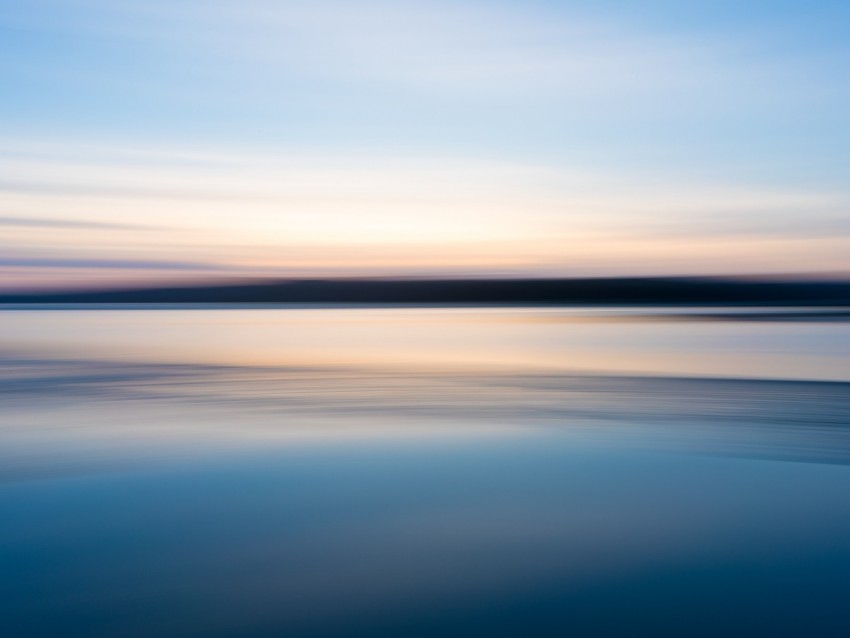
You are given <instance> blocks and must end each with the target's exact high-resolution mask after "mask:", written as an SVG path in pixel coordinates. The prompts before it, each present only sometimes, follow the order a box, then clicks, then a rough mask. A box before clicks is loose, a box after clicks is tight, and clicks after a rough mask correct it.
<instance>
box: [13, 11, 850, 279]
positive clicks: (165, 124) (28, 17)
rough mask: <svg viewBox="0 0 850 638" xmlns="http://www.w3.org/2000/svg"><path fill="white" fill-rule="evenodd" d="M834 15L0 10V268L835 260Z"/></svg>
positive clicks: (218, 270)
mask: <svg viewBox="0 0 850 638" xmlns="http://www.w3.org/2000/svg"><path fill="white" fill-rule="evenodd" d="M848 18H850V5H848V4H847V3H842V2H809V3H802V2H788V1H784V2H771V3H764V2H754V1H752V2H748V1H739V2H734V3H733V2H726V1H723V0H721V1H713V2H687V3H682V2H666V1H657V2H634V1H633V2H614V1H604V0H603V1H597V2H570V1H563V2H554V1H551V0H549V1H542V0H538V1H533V0H532V1H528V0H526V1H524V2H518V1H510V0H501V1H495V2H480V1H453V2H436V1H432V0H411V1H403V0H402V1H394V2H389V1H365V0H312V1H309V2H308V1H305V0H293V1H289V2H284V1H277V2H275V1H272V0H241V1H240V2H232V1H222V0H168V1H166V0H146V1H145V2H138V3H130V2H121V1H118V0H63V1H56V0H26V1H16V0H5V1H4V2H3V3H2V5H0V25H2V38H0V74H2V78H0V80H2V85H3V86H4V87H5V91H4V100H3V101H2V102H0V122H2V123H3V127H2V134H0V145H2V146H0V153H2V155H0V161H2V163H3V167H4V169H3V170H2V173H0V206H2V208H0V237H2V239H0V251H2V253H0V257H2V259H0V282H2V283H4V284H6V285H11V284H14V285H51V284H52V283H56V284H64V283H72V284H73V283H85V282H100V281H104V280H109V281H112V280H125V279H126V280H130V279H138V278H150V279H162V278H169V277H178V276H179V277H183V278H185V277H186V276H188V275H190V274H197V275H198V276H210V275H211V274H212V275H214V276H219V275H240V276H242V275H246V276H252V275H263V276H265V275H283V276H285V275H292V274H294V275H303V274H322V275H324V274H329V273H330V274H376V273H377V274H381V273H401V274H404V273H416V274H421V273H470V272H472V273H499V274H505V273H522V274H528V273H539V274H559V275H560V274H563V275H570V274H579V275H587V274H618V273H623V272H640V273H646V274H655V273H660V274H667V273H715V272H717V273H720V272H794V271H800V272H802V271H805V272H816V271H850V208H848V206H850V186H848V184H850V182H848V176H850V175H848V173H850V170H848V169H850V166H848V153H850V151H848V148H850V146H848V144H850V126H848V124H850V115H848V113H850V108H848V106H850V82H848V81H847V80H848V77H847V76H848V71H847V69H848V68H850V39H848V37H847V35H848V33H847V32H848V27H847V24H850V20H848ZM146 263H147V264H149V265H150V268H149V269H146V268H145V267H144V265H145V264H146ZM121 264H127V265H128V266H130V265H132V268H130V267H127V268H122V267H121Z"/></svg>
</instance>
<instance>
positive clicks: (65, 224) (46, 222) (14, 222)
mask: <svg viewBox="0 0 850 638" xmlns="http://www.w3.org/2000/svg"><path fill="white" fill-rule="evenodd" d="M0 188H2V187H0ZM0 226H8V227H13V228H55V229H59V230H142V229H145V230H147V229H150V228H151V227H148V226H142V225H137V224H123V223H112V222H94V221H86V220H79V219H48V218H38V217H7V216H0Z"/></svg>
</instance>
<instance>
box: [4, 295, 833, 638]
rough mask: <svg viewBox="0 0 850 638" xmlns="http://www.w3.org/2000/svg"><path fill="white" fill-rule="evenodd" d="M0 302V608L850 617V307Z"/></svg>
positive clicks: (643, 619)
mask: <svg viewBox="0 0 850 638" xmlns="http://www.w3.org/2000/svg"><path fill="white" fill-rule="evenodd" d="M675 314H676V315H677V316H672V315H671V313H659V312H657V311H654V312H653V313H651V314H650V313H648V312H644V311H634V310H631V311H629V310H618V309H608V310H605V311H588V310H581V309H576V310H562V309H553V308H545V309H527V308H526V309H522V308H516V309H459V308H455V309H436V308H417V309H393V308H371V309H370V308H359V309H341V308H297V309H296V308H287V309H263V310H258V309H214V308H205V309H180V310H166V309H155V308H148V309H137V310H126V309H120V310H119V309H114V308H112V309H109V308H102V309H96V310H92V309H65V310H55V309H53V310H47V309H33V308H30V309H17V310H6V311H2V312H0V565H2V570H0V635H2V636H4V637H5V636H9V637H12V638H17V637H22V638H23V637H27V638H28V637H36V636H39V637H41V636H45V637H47V636H50V637H53V636H57V637H60V636H61V637H63V638H65V637H75V636H86V637H93V638H99V637H104V638H106V637H115V636H120V637H124V636H140V637H141V636H145V637H148V636H162V637H172V636H174V637H178V636H192V637H194V636H215V637H219V636H221V637H230V636H234V637H247V638H251V637H254V636H257V637H261V636H262V637H265V636H269V637H271V636H287V637H294V638H299V637H302V636H303V637H313V636H317V637H318V636H322V637H329V638H330V637H340V638H342V637H349V636H358V637H359V636H364V637H365V636H376V637H383V636H402V637H404V636H411V637H419V636H422V637H425V636H428V637H430V636H441V637H442V636H496V637H500V636H512V637H513V636H517V637H529V638H535V637H549V636H552V637H556V636H557V637H560V636H579V637H583V636H644V635H646V636H677V637H679V636H719V635H724V636H762V635H763V636H842V637H844V636H847V635H850V614H848V613H847V607H846V606H847V601H848V600H850V497H848V494H850V323H848V322H841V321H833V322H815V321H805V320H796V321H770V320H767V319H765V320H758V321H754V320H752V317H749V318H746V319H744V317H742V318H741V320H735V319H734V317H732V318H730V317H729V316H728V315H727V316H724V319H723V320H712V319H710V318H706V317H704V316H702V317H700V316H697V315H704V314H705V313H704V312H701V313H699V312H694V313H689V312H685V311H681V310H680V311H677V313H675Z"/></svg>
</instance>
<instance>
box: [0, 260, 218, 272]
mask: <svg viewBox="0 0 850 638" xmlns="http://www.w3.org/2000/svg"><path fill="white" fill-rule="evenodd" d="M0 268H73V269H107V270H179V271H222V270H232V268H227V267H225V266H222V265H221V264H211V263H202V262H191V261H160V260H156V259H92V258H68V257H13V258H3V257H0Z"/></svg>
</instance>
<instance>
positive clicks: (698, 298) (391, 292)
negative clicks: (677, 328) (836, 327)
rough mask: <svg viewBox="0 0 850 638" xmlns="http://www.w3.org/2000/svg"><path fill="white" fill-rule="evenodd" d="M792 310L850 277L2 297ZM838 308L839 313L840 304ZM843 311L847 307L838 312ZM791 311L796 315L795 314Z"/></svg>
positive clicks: (431, 282)
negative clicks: (838, 278)
mask: <svg viewBox="0 0 850 638" xmlns="http://www.w3.org/2000/svg"><path fill="white" fill-rule="evenodd" d="M284 303H285V304H344V305H349V304H351V305H385V304H386V305H423V306H429V305H436V306H458V305H470V306H558V307H569V306H583V307H586V306H595V307H596V306H598V307H604V306H620V307H622V306H628V307H647V308H652V307H663V306H666V307H701V306H702V307H708V308H711V307H715V308H716V307H766V308H770V307H789V308H791V307H793V308H826V307H829V308H832V309H833V310H832V311H831V312H832V313H833V314H834V313H836V312H837V313H839V315H841V316H843V314H842V313H846V312H848V311H850V282H846V281H835V280H831V281H830V280H819V281H817V280H808V281H803V280H747V279H734V278H712V277H668V278H651V277H649V278H647V277H641V278H594V279H301V280H288V281H271V282H269V281H262V282H258V281H253V282H248V283H239V284H233V283H227V284H212V285H203V286H200V285H194V286H174V287H150V288H127V289H115V290H75V291H54V292H26V293H7V294H0V305H7V304H252V305H253V304H258V305H261V306H262V305H264V304H284ZM839 308H840V309H841V310H838V309H839ZM843 308H847V309H848V310H846V311H845V310H843ZM794 314H796V313H794Z"/></svg>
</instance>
